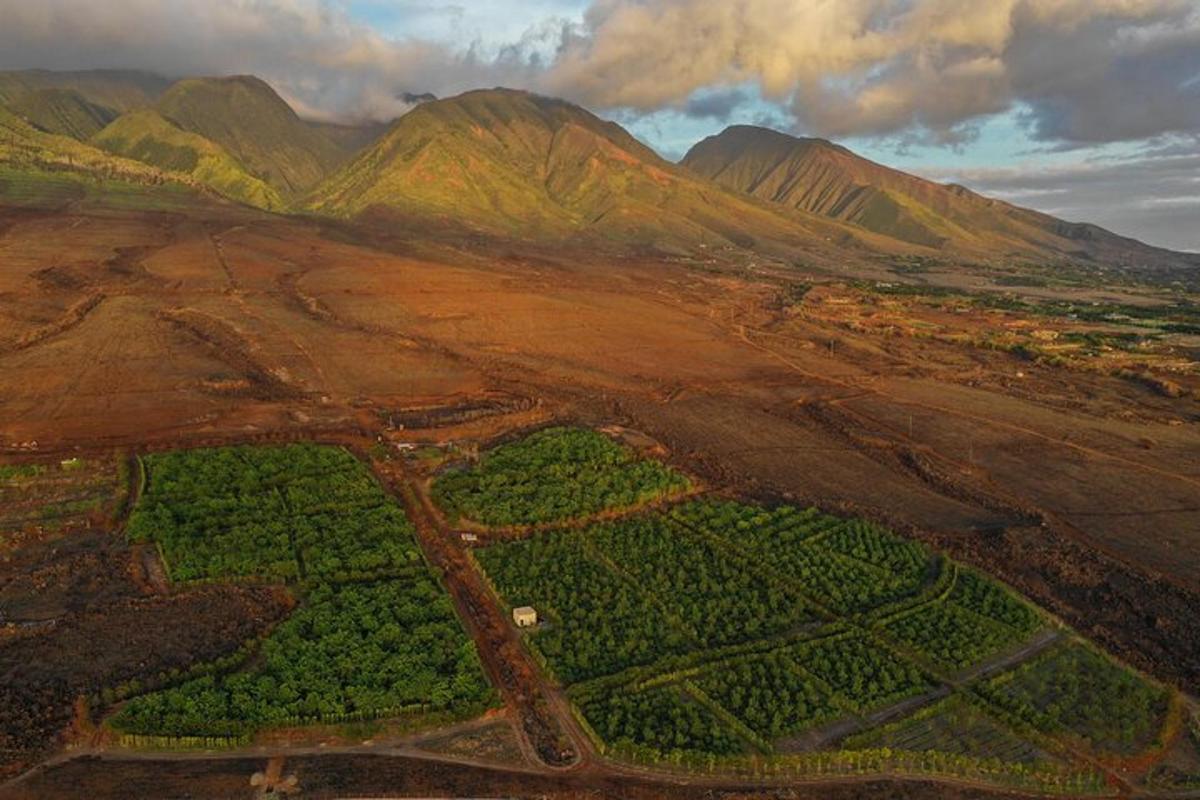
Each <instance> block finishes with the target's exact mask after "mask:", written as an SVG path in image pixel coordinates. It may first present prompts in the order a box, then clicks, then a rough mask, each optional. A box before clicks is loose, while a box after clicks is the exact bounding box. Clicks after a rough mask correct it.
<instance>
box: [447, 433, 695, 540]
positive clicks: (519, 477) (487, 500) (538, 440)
mask: <svg viewBox="0 0 1200 800" xmlns="http://www.w3.org/2000/svg"><path fill="white" fill-rule="evenodd" d="M688 486H689V483H688V479H687V478H686V477H684V476H683V475H681V474H680V473H678V472H675V471H674V470H672V469H670V468H668V467H666V466H664V465H663V464H660V463H659V462H657V461H652V460H647V459H640V458H638V456H637V455H636V454H635V453H634V452H633V451H632V450H630V449H629V448H627V447H624V446H622V445H620V444H618V443H617V442H615V441H613V440H612V439H609V438H608V437H607V436H604V435H603V434H600V433H596V432H595V431H589V430H582V429H578V428H547V429H545V430H541V431H538V432H537V433H534V434H531V435H530V436H527V437H525V438H524V439H521V440H520V441H517V442H513V443H510V444H505V445H501V446H500V447H497V448H495V449H494V450H492V451H491V452H489V453H487V454H486V455H484V456H483V458H482V459H481V460H480V462H479V463H478V464H477V465H475V466H472V467H470V468H465V469H452V470H450V471H448V472H446V473H445V474H444V475H442V476H441V477H439V478H438V479H437V481H435V482H434V484H433V496H434V500H436V501H437V503H438V505H439V506H441V508H442V509H443V510H444V511H446V512H447V513H448V514H450V515H451V516H453V517H456V518H457V517H465V518H467V519H470V520H473V521H475V522H480V523H483V524H485V525H489V526H508V525H534V524H539V523H549V522H561V521H563V520H567V519H576V518H580V517H586V516H589V515H592V514H596V513H599V512H601V511H605V510H609V509H618V508H630V507H633V506H637V505H641V504H643V503H646V502H648V501H651V500H655V499H658V498H661V497H665V496H668V495H671V494H675V493H678V492H682V491H684V490H686V489H687V488H688Z"/></svg>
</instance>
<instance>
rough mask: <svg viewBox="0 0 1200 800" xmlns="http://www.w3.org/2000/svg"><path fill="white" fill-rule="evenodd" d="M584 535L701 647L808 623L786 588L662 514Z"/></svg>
mask: <svg viewBox="0 0 1200 800" xmlns="http://www.w3.org/2000/svg"><path fill="white" fill-rule="evenodd" d="M586 536H587V541H588V542H589V543H590V544H591V545H592V546H594V547H595V548H596V549H597V550H599V551H600V552H601V553H602V554H603V555H604V556H605V557H606V558H608V559H609V560H610V561H611V562H613V563H614V564H615V565H616V566H617V567H618V568H619V569H620V570H621V571H622V572H623V573H625V574H626V575H628V576H630V577H632V578H633V579H634V580H635V581H636V583H637V584H638V585H639V586H641V587H644V588H645V590H646V591H647V592H648V593H649V594H650V596H651V598H652V600H653V601H654V602H657V603H659V604H661V605H662V606H665V607H666V608H667V610H668V612H669V613H670V615H671V616H672V617H673V618H674V619H676V620H679V621H681V622H682V624H683V625H684V626H685V629H686V630H687V632H688V633H689V634H690V635H692V636H694V637H695V638H696V639H698V640H699V641H700V642H701V643H703V644H704V645H706V646H713V645H721V644H730V643H733V642H740V641H747V640H752V639H763V638H767V637H769V636H772V635H775V634H777V633H780V632H782V631H785V630H789V629H794V628H796V627H797V626H799V625H801V624H803V623H805V622H809V621H812V620H813V619H814V615H813V613H812V610H811V607H810V606H809V605H808V604H807V603H806V602H805V601H804V599H803V596H802V595H801V594H800V593H798V592H797V591H795V590H794V589H793V588H792V587H790V586H788V585H786V584H783V583H782V582H780V581H777V580H772V579H770V578H769V576H767V575H764V574H763V573H762V572H761V571H759V570H757V569H755V566H754V565H753V564H752V563H750V562H749V561H748V560H746V559H743V558H738V557H736V556H731V555H730V554H727V553H725V552H722V551H721V550H719V549H717V548H716V547H714V546H713V544H712V543H711V542H709V541H707V540H706V538H705V537H703V536H697V535H695V534H693V533H691V532H689V531H688V530H686V529H681V528H679V527H678V526H674V525H671V524H670V523H668V522H667V521H666V520H665V519H664V518H662V517H661V516H658V515H653V516H643V517H635V518H630V519H625V520H622V521H620V522H616V523H612V524H604V525H597V526H595V527H593V528H592V529H590V530H589V531H588V532H587V533H586Z"/></svg>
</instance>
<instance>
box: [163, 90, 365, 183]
mask: <svg viewBox="0 0 1200 800" xmlns="http://www.w3.org/2000/svg"><path fill="white" fill-rule="evenodd" d="M155 109H156V110H157V111H158V113H159V114H161V115H162V116H163V117H164V118H166V119H167V120H169V121H170V122H171V123H173V124H174V125H175V126H176V127H178V128H180V129H181V130H184V131H188V132H189V133H194V134H198V135H200V136H203V137H204V138H206V139H208V140H210V141H212V142H214V143H216V144H218V145H220V146H221V147H222V148H224V150H225V151H226V152H228V153H229V154H230V155H232V156H233V157H234V158H236V159H237V160H238V162H239V163H240V164H242V166H243V167H244V168H245V169H246V171H248V172H249V173H250V174H252V175H254V176H255V177H257V178H259V179H261V180H262V181H263V182H264V183H266V184H267V185H269V186H271V187H272V188H273V189H274V190H276V191H277V192H279V193H280V194H281V195H285V196H286V195H291V194H294V193H296V192H300V191H302V190H304V189H307V188H309V187H311V186H312V185H314V184H316V183H317V182H318V181H320V180H321V179H322V178H324V177H325V176H326V175H328V174H329V173H330V172H332V171H333V170H334V169H335V168H336V167H338V166H339V165H340V164H341V163H343V162H344V161H345V159H346V157H347V153H346V149H345V148H344V147H343V146H340V145H339V144H338V143H337V142H335V141H333V139H331V138H330V137H329V136H327V135H326V134H325V133H324V132H323V131H322V130H320V128H319V127H318V126H313V125H310V124H308V123H306V122H304V121H303V120H301V119H300V118H299V117H298V116H296V112H295V111H293V110H292V108H291V107H290V106H289V105H288V104H287V103H286V102H284V100H283V99H282V98H281V97H280V96H279V95H278V94H276V93H275V91H274V90H273V89H272V88H271V87H270V86H268V85H267V84H266V83H265V82H263V81H261V80H259V79H258V78H254V77H249V76H238V77H232V78H194V79H187V80H182V81H179V82H178V83H176V84H174V85H172V86H171V88H170V89H168V90H167V91H166V93H165V94H163V96H162V97H161V98H160V99H159V101H158V103H157V104H156V106H155Z"/></svg>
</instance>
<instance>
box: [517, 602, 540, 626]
mask: <svg viewBox="0 0 1200 800" xmlns="http://www.w3.org/2000/svg"><path fill="white" fill-rule="evenodd" d="M537 621H538V617H537V611H536V610H535V609H534V608H533V606H520V607H519V608H514V609H513V622H515V623H517V627H518V628H532V627H533V626H534V625H537Z"/></svg>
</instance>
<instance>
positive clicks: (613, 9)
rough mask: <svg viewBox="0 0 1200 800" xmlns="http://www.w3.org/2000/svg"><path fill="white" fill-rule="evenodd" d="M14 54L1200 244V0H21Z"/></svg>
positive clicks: (9, 51)
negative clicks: (923, 183) (807, 148)
mask: <svg viewBox="0 0 1200 800" xmlns="http://www.w3.org/2000/svg"><path fill="white" fill-rule="evenodd" d="M0 20H3V22H2V24H0V68H6V69H19V68H29V67H41V68H48V69H85V68H96V67H106V68H138V69H146V70H151V71H155V72H159V73H163V74H167V75H170V76H184V75H217V74H235V73H253V74H256V75H258V76H260V77H262V78H264V79H266V80H267V81H268V82H270V83H271V84H272V85H273V86H274V87H275V88H276V89H277V90H278V91H279V92H280V93H281V94H282V95H283V96H284V97H285V98H286V99H287V100H288V101H289V102H291V103H292V104H293V106H294V107H296V108H297V110H298V111H300V113H301V114H302V115H306V116H310V117H314V118H322V119H341V120H356V119H368V118H369V119H391V118H394V117H395V116H397V115H399V114H402V113H404V112H405V111H406V110H407V108H408V106H407V105H406V104H405V102H404V100H403V99H402V97H401V95H403V93H405V92H417V93H419V92H426V91H429V92H433V93H435V94H437V95H439V96H443V97H445V96H449V95H453V94H455V93H458V92H460V91H465V90H467V89H472V88H479V87H489V86H509V87H515V88H525V89H530V90H532V91H537V92H541V93H543V94H549V95H554V96H559V97H564V98H566V99H568V100H572V101H574V102H577V103H579V104H581V105H584V106H586V107H587V108H589V109H591V110H593V111H595V112H596V113H598V114H600V115H601V116H604V117H606V118H609V119H613V120H616V121H617V122H620V123H621V124H623V125H625V126H626V127H627V128H629V129H630V130H631V131H632V132H633V133H634V134H635V135H637V136H638V137H639V138H641V139H642V140H644V141H645V142H646V143H647V144H649V145H651V146H652V147H654V148H655V149H656V150H658V151H659V152H660V153H661V154H662V155H664V156H665V157H667V158H671V159H677V158H679V157H681V156H682V155H683V154H684V153H685V152H686V151H687V149H688V148H689V147H690V146H691V145H692V144H694V143H695V142H696V141H698V140H700V139H702V138H704V137H705V136H709V135H712V134H715V133H718V132H719V131H721V130H722V129H723V128H724V127H726V126H727V125H731V124H759V125H766V126H768V127H772V128H776V129H779V130H783V131H786V132H788V133H793V134H796V135H804V136H820V137H824V138H829V139H833V140H835V141H838V142H841V143H842V144H845V145H847V146H848V147H850V148H852V149H854V150H856V151H857V152H859V153H861V154H862V155H865V156H867V157H868V158H871V159H874V160H876V161H879V162H882V163H885V164H888V165H891V166H895V167H898V168H901V169H905V170H907V171H911V172H915V173H917V174H920V175H923V176H926V177H929V178H932V179H935V180H940V181H955V182H959V183H963V184H966V185H967V186H970V187H971V188H974V189H977V190H979V191H982V192H984V193H987V194H991V195H994V196H998V197H1002V198H1003V199H1006V200H1009V201H1011V202H1015V203H1018V204H1021V205H1026V206H1030V207H1033V208H1038V209H1040V210H1044V211H1047V212H1050V213H1052V214H1055V215H1057V216H1061V217H1064V218H1066V219H1070V220H1072V221H1088V222H1095V223H1097V224H1100V225H1103V226H1105V227H1107V228H1110V229H1112V230H1115V231H1117V232H1119V233H1123V234H1126V235H1130V236H1134V237H1137V238H1140V239H1142V240H1144V241H1148V242H1150V243H1152V244H1158V245H1162V246H1166V247H1172V248H1176V249H1186V250H1194V251H1200V224H1198V223H1200V0H508V2H502V0H458V2H437V1H435V0H105V2H103V3H96V2H92V0H39V2H37V3H30V2H28V0H0Z"/></svg>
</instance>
